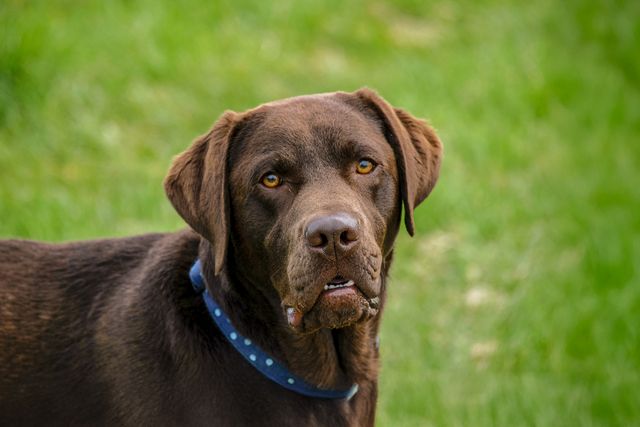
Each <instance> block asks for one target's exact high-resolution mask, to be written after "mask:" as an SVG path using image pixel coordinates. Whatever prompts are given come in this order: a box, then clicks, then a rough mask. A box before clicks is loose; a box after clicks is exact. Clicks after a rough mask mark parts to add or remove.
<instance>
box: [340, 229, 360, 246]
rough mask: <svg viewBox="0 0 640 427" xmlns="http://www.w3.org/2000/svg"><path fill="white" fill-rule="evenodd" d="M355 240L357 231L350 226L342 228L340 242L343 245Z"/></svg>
mask: <svg viewBox="0 0 640 427" xmlns="http://www.w3.org/2000/svg"><path fill="white" fill-rule="evenodd" d="M356 240H358V233H357V232H356V230H354V229H352V228H349V229H347V230H344V231H343V232H342V233H340V243H341V244H343V245H344V246H348V245H350V244H351V243H353V242H355V241H356Z"/></svg>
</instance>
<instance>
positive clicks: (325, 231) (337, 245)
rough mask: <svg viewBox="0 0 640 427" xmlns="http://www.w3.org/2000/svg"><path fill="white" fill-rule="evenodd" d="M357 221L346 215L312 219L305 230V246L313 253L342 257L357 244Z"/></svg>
mask: <svg viewBox="0 0 640 427" xmlns="http://www.w3.org/2000/svg"><path fill="white" fill-rule="evenodd" d="M359 237H360V232H359V227H358V221H357V220H356V219H355V218H354V217H352V216H351V215H348V214H346V213H338V214H333V215H325V216H320V217H316V218H314V219H312V220H311V221H310V222H309V224H307V228H306V230H305V238H306V239H307V244H308V245H309V247H310V248H311V249H312V250H314V251H319V252H322V253H324V254H326V255H329V256H331V255H332V254H333V252H334V250H335V256H339V255H344V254H346V253H347V252H349V251H350V250H352V249H353V248H355V247H356V246H357V244H358V238H359Z"/></svg>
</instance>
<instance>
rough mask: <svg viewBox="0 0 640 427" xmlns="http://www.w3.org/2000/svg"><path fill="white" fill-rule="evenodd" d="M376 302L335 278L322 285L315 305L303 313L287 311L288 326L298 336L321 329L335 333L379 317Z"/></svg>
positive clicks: (350, 283) (350, 282) (348, 281)
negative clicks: (337, 330)
mask: <svg viewBox="0 0 640 427" xmlns="http://www.w3.org/2000/svg"><path fill="white" fill-rule="evenodd" d="M378 301H379V298H378V297H377V296H376V297H373V298H367V296H366V295H365V293H364V292H363V291H362V290H361V289H360V288H359V287H358V285H357V283H356V282H355V281H354V280H353V279H349V278H345V277H343V276H340V275H338V276H335V277H334V278H333V279H331V280H330V281H329V282H327V283H325V284H324V287H323V288H322V289H321V290H320V292H319V294H318V296H317V298H316V300H315V303H313V306H312V307H311V308H310V309H309V310H307V311H306V312H302V311H301V310H299V309H297V308H294V307H287V320H288V322H289V325H290V326H291V327H293V328H294V329H296V330H298V331H301V332H312V331H315V330H317V329H320V328H329V329H337V328H344V327H346V326H349V325H352V324H353V323H356V322H358V321H361V320H365V319H368V318H371V317H373V316H375V315H376V314H377V313H378Z"/></svg>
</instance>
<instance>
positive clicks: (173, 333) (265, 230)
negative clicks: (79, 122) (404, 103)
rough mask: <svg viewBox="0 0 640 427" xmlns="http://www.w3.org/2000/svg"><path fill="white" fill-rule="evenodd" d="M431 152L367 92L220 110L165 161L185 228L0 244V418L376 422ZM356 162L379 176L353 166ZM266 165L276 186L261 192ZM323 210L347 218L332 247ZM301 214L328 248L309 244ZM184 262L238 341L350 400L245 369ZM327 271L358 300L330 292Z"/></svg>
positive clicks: (14, 421)
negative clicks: (386, 326) (384, 332)
mask: <svg viewBox="0 0 640 427" xmlns="http://www.w3.org/2000/svg"><path fill="white" fill-rule="evenodd" d="M441 150H442V148H441V144H440V141H439V140H438V138H437V136H436V135H435V133H434V132H433V130H432V129H431V128H430V127H429V126H428V125H426V124H425V123H424V122H422V121H419V120H416V119H415V118H413V117H412V116H411V115H409V114H408V113H406V112H404V111H402V110H399V109H394V108H393V107H391V106H390V105H389V104H388V103H386V102H385V101H384V100H383V99H382V98H380V97H379V96H378V95H377V94H375V93H374V92H372V91H370V90H367V89H362V90H360V91H357V92H354V93H343V92H337V93H332V94H321V95H312V96H304V97H298V98H291V99H287V100H283V101H278V102H274V103H269V104H265V105H262V106H260V107H257V108H255V109H253V110H249V111H247V112H244V113H234V112H227V113H225V114H224V115H223V116H222V117H221V118H220V119H219V120H218V121H217V122H216V124H215V125H214V127H213V128H212V130H211V131H210V132H209V133H207V134H206V135H204V136H203V137H201V138H199V139H198V140H196V141H195V142H194V144H193V145H192V146H191V147H190V148H189V149H188V150H187V151H185V152H184V153H182V154H181V155H180V156H179V157H177V158H176V160H175V161H174V163H173V165H172V167H171V170H170V171H169V174H168V175H167V178H166V180H165V188H166V192H167V195H168V197H169V199H170V200H171V202H172V203H173V205H174V207H175V208H176V210H177V211H178V213H179V214H180V215H181V216H182V217H183V218H184V219H185V221H186V222H187V223H188V224H189V225H190V226H191V228H192V229H193V231H191V230H186V231H182V232H178V233H173V234H153V235H145V236H139V237H132V238H125V239H113V240H100V241H92V242H78V243H66V244H57V245H53V244H45V243H37V242H29V241H19V240H9V241H5V242H0V424H1V425H40V424H46V425H85V424H90V425H136V426H137V425H220V426H227V425H228V426H238V425H279V426H287V425H291V426H300V425H305V426H306V425H319V426H327V425H332V426H334V425H335V426H370V425H373V424H374V417H375V406H376V398H377V376H378V351H377V347H376V345H375V342H376V337H377V334H378V330H379V325H380V316H381V311H382V308H383V306H384V300H385V295H386V277H387V272H388V269H389V264H390V262H391V258H392V254H393V242H394V240H395V237H396V235H397V232H398V229H399V224H400V213H401V207H402V205H404V210H405V224H406V227H407V230H408V231H409V232H410V233H411V234H413V229H414V225H413V209H414V208H415V207H416V206H417V205H418V204H419V203H420V202H421V201H422V200H424V198H426V197H427V195H428V194H429V192H430V191H431V190H432V189H433V186H434V185H435V182H436V180H437V177H438V170H439V165H440V159H441ZM361 158H369V159H373V160H374V161H375V163H376V164H377V167H376V168H375V169H374V170H373V171H372V172H371V173H370V174H367V175H360V174H356V173H355V169H354V167H355V164H356V163H357V162H358V160H359V159H361ZM268 171H274V172H277V173H279V174H280V175H282V176H283V177H284V181H283V184H282V185H281V186H280V187H277V188H274V189H267V188H265V187H263V186H261V185H260V177H261V176H262V175H263V174H264V173H265V172H268ZM335 215H343V216H344V217H346V218H348V219H349V221H350V222H349V224H350V225H349V227H350V228H349V229H348V232H349V236H351V237H350V238H349V240H348V241H347V243H345V245H344V246H341V244H340V241H338V240H332V239H334V238H335V239H338V237H340V238H342V237H343V236H344V235H345V234H344V233H343V234H340V233H341V232H342V229H340V230H338V231H335V233H334V231H327V230H329V229H327V228H326V227H327V225H326V224H327V223H328V222H327V218H332V216H335ZM314 221H316V225H317V224H321V225H322V227H325V228H324V229H322V230H324V231H323V233H325V234H323V235H322V236H325V235H326V236H328V238H329V243H327V244H326V245H325V246H316V245H315V244H310V243H309V242H310V240H309V232H308V230H309V229H310V224H311V223H313V222H314ZM327 233H328V234H327ZM332 233H333V234H332ZM325 243H326V239H325ZM347 244H348V245H347ZM198 257H199V258H200V259H201V260H202V262H203V274H204V277H205V279H206V281H207V287H208V290H209V292H210V293H211V294H212V296H213V297H214V299H215V300H216V301H217V302H218V303H219V304H220V305H221V306H222V308H223V309H224V310H225V311H226V313H227V314H228V315H229V317H230V319H231V321H232V323H233V324H234V325H235V326H236V328H237V329H238V330H239V332H240V333H242V334H243V335H245V336H248V337H250V338H251V339H252V340H253V341H254V342H255V343H256V344H258V345H259V346H260V347H262V348H263V349H264V350H265V351H267V352H269V353H271V354H272V355H273V356H274V357H275V358H277V359H279V360H280V361H282V362H283V363H284V364H285V365H287V366H288V368H289V369H290V370H291V371H292V372H294V373H295V374H297V375H299V376H301V377H303V378H304V379H306V380H307V381H308V382H310V383H312V384H316V385H317V386H320V387H329V388H345V387H348V386H349V385H350V384H352V383H354V382H355V383H357V384H358V385H359V387H360V390H359V392H358V393H357V394H356V395H355V396H354V397H353V398H352V399H351V400H349V401H340V400H323V399H311V398H307V397H304V396H301V395H298V394H295V393H293V392H290V391H288V390H285V389H283V388H282V387H280V386H278V385H276V384H274V383H272V382H270V381H269V380H268V379H266V378H265V377H263V376H262V375H261V374H260V373H258V372H257V371H256V370H254V369H253V368H252V367H251V366H249V365H248V363H247V362H245V361H244V359H242V357H241V356H240V355H239V354H237V353H236V352H235V350H233V348H232V347H231V346H230V345H229V343H228V342H227V341H226V340H225V338H224V337H223V336H222V335H221V334H220V332H219V331H218V329H217V328H216V327H215V326H214V324H213V323H212V321H211V319H210V318H209V315H208V313H207V311H206V309H205V307H204V304H203V302H202V299H201V298H200V297H199V296H197V295H196V294H195V293H194V291H193V290H192V289H191V285H190V282H189V279H188V270H189V267H190V266H191V264H192V263H193V261H194V260H195V259H196V258H198ZM336 276H340V277H344V278H348V279H352V280H353V281H354V282H355V283H356V286H357V289H358V290H357V291H354V292H353V293H350V294H349V295H348V296H344V297H327V296H326V293H323V289H324V285H325V284H326V283H328V282H329V281H331V280H332V278H335V277H336ZM289 307H291V308H294V309H295V310H296V313H298V315H299V320H300V322H299V323H297V322H294V323H291V322H287V314H286V309H287V308H289Z"/></svg>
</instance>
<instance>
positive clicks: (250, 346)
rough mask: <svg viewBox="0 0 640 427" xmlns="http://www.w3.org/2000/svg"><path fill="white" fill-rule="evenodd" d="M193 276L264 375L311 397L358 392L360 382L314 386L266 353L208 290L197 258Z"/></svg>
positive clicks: (234, 341)
mask: <svg viewBox="0 0 640 427" xmlns="http://www.w3.org/2000/svg"><path fill="white" fill-rule="evenodd" d="M189 278H190V279H191V285H192V286H193V289H194V290H195V291H196V292H197V293H198V294H201V295H202V298H203V299H204V302H205V304H206V306H207V310H208V311H209V315H211V318H212V319H213V321H214V323H215V324H216V325H217V326H218V329H220V332H222V334H223V335H224V336H225V338H226V339H227V341H229V343H230V344H231V345H232V346H233V348H235V349H236V351H237V352H238V353H240V354H241V355H242V357H244V358H245V360H246V361H247V362H248V363H249V364H250V365H251V366H253V367H254V368H255V369H257V370H258V371H259V372H260V373H261V374H262V375H264V376H265V377H267V378H269V379H270V380H271V381H273V382H275V383H276V384H278V385H280V386H281V387H284V388H286V389H287V390H291V391H293V392H296V393H298V394H302V395H304V396H308V397H315V398H320V399H347V400H348V399H351V398H352V397H353V396H354V395H355V394H356V393H357V391H358V385H357V384H354V385H352V386H351V388H349V389H347V390H326V389H321V388H318V387H316V386H314V385H311V384H309V383H307V382H306V381H304V380H303V379H302V378H300V377H298V376H296V375H294V374H292V373H291V372H289V370H288V369H287V368H286V367H285V366H284V365H283V364H282V363H280V362H278V361H277V360H276V359H274V358H273V357H271V356H270V355H269V354H267V353H266V352H264V351H263V350H262V349H261V348H260V347H258V346H257V345H256V344H254V343H253V342H252V341H251V339H249V338H246V337H244V336H242V335H240V333H239V332H238V331H237V330H236V328H234V327H233V325H232V324H231V321H230V320H229V318H228V317H227V316H226V314H225V313H224V312H223V311H222V309H221V308H220V306H219V305H218V304H217V303H216V302H215V301H214V299H213V298H212V297H211V294H210V293H209V291H208V290H207V288H206V286H205V282H204V278H203V277H202V272H201V269H200V260H197V261H196V262H195V263H194V264H193V267H191V271H189Z"/></svg>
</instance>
